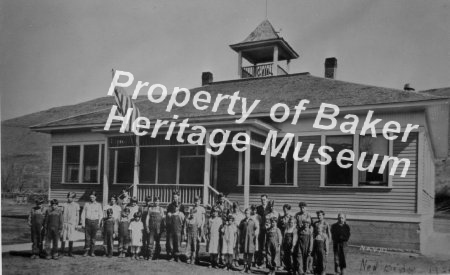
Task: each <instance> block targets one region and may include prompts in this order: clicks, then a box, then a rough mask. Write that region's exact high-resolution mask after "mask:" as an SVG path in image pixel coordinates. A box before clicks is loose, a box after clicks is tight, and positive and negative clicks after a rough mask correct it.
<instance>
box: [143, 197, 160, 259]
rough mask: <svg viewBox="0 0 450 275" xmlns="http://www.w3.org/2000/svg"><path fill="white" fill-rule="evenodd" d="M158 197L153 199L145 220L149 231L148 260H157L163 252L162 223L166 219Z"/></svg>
mask: <svg viewBox="0 0 450 275" xmlns="http://www.w3.org/2000/svg"><path fill="white" fill-rule="evenodd" d="M159 203H160V199H159V197H158V196H155V197H154V198H153V204H152V205H151V206H150V207H149V208H148V210H147V211H148V212H147V217H146V219H145V228H146V230H147V238H148V240H147V260H150V259H157V258H158V257H159V253H160V252H161V245H160V241H159V240H160V237H161V223H162V221H163V219H164V208H162V207H161V206H159Z"/></svg>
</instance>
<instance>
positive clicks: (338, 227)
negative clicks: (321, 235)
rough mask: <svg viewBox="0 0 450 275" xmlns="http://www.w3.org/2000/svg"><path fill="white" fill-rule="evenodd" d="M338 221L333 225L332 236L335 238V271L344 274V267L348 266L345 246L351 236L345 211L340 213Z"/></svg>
mask: <svg viewBox="0 0 450 275" xmlns="http://www.w3.org/2000/svg"><path fill="white" fill-rule="evenodd" d="M337 219H338V221H337V223H335V224H333V225H332V226H331V238H332V239H333V253H334V271H335V272H336V274H341V275H343V274H344V269H345V268H346V267H347V263H346V261H345V248H346V247H347V242H348V239H349V238H350V226H348V224H347V223H346V222H345V220H346V217H345V214H344V213H339V214H338V217H337Z"/></svg>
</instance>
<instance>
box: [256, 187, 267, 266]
mask: <svg viewBox="0 0 450 275" xmlns="http://www.w3.org/2000/svg"><path fill="white" fill-rule="evenodd" d="M268 202H269V198H268V196H267V195H266V194H263V195H261V205H258V207H257V208H256V213H257V214H258V215H259V216H260V217H261V220H260V224H259V235H258V251H257V252H256V255H255V261H256V265H257V266H258V268H261V267H262V265H263V263H264V247H266V246H265V240H266V216H267V214H269V213H270V212H271V208H270V206H269V203H268Z"/></svg>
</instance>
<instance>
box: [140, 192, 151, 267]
mask: <svg viewBox="0 0 450 275" xmlns="http://www.w3.org/2000/svg"><path fill="white" fill-rule="evenodd" d="M151 205H152V197H150V196H147V197H146V198H145V205H144V207H142V223H143V224H144V232H143V234H142V251H141V253H142V256H143V257H144V258H145V259H147V260H148V259H149V256H148V255H149V251H148V249H149V244H148V240H149V234H148V232H149V230H148V228H147V219H148V211H149V209H150V207H151Z"/></svg>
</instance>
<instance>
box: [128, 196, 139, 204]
mask: <svg viewBox="0 0 450 275" xmlns="http://www.w3.org/2000/svg"><path fill="white" fill-rule="evenodd" d="M130 202H131V203H133V202H134V203H138V200H137V199H136V197H132V198H131V200H130Z"/></svg>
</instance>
